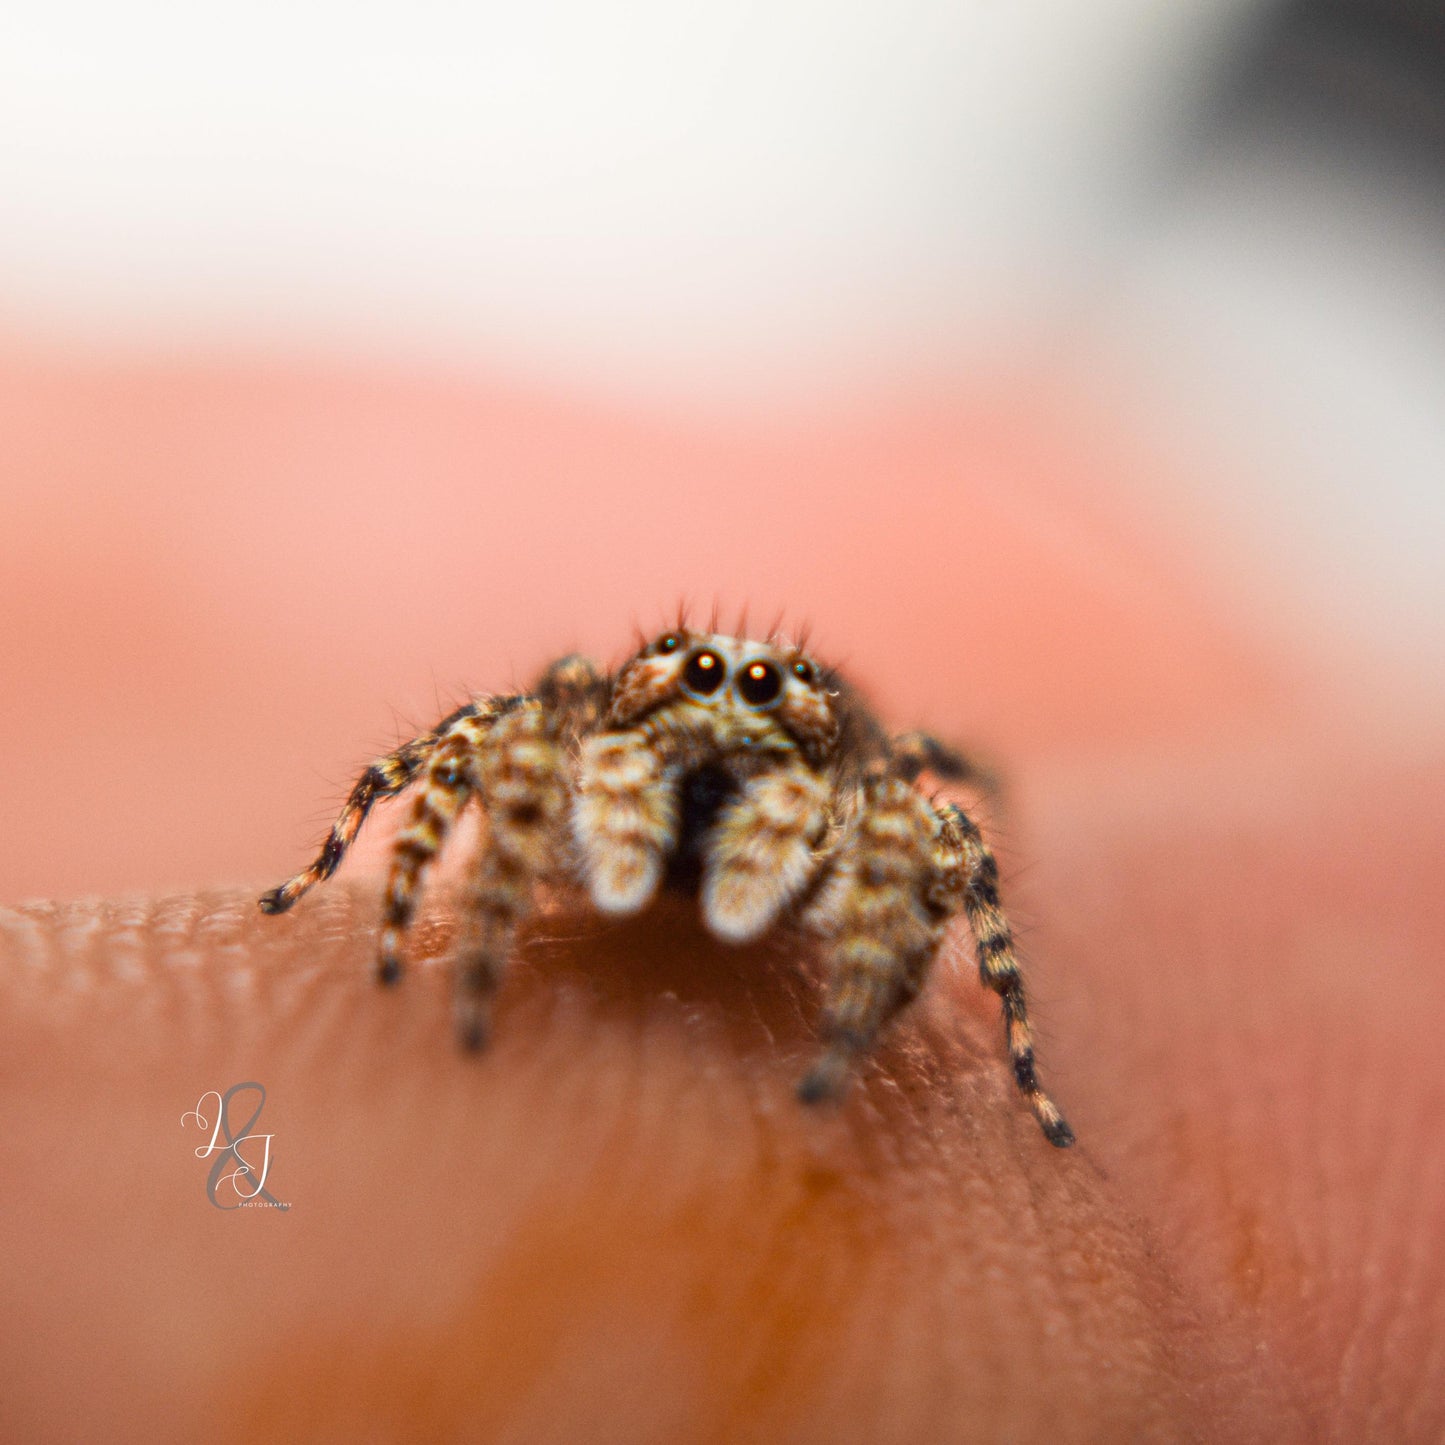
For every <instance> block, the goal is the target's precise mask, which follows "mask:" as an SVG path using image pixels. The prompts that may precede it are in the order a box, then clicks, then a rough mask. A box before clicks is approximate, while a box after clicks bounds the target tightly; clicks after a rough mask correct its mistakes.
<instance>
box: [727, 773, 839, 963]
mask: <svg viewBox="0 0 1445 1445" xmlns="http://www.w3.org/2000/svg"><path fill="white" fill-rule="evenodd" d="M831 791H832V790H831V788H830V786H829V783H828V780H827V779H826V778H823V777H821V776H820V775H819V774H818V773H816V772H814V771H813V769H812V768H811V767H809V766H808V764H807V763H806V762H804V761H803V759H802V757H801V756H795V757H791V758H789V759H788V760H787V761H786V762H785V763H784V764H783V765H782V766H781V767H778V768H775V769H773V770H771V771H769V772H765V773H760V774H758V775H757V776H756V777H754V778H751V779H749V781H748V782H746V783H745V784H744V785H743V788H742V791H741V793H740V795H739V796H738V798H737V799H736V801H734V802H733V803H732V804H731V805H730V806H729V807H728V808H727V809H726V811H725V812H724V813H723V815H722V816H721V817H720V818H719V819H718V821H717V823H716V825H715V826H714V828H713V832H712V837H711V839H710V842H709V846H708V857H707V866H706V869H705V871H704V874H703V885H702V911H703V917H704V918H705V919H706V920H707V926H708V927H709V928H710V929H711V930H712V931H713V932H714V933H715V934H717V935H718V937H719V938H725V939H727V940H728V941H729V942H732V943H746V942H748V941H749V940H751V939H754V938H757V937H759V936H760V935H761V934H763V933H765V932H766V931H767V930H768V928H770V927H771V926H772V924H773V923H774V922H775V921H776V919H777V917H778V915H779V913H781V912H782V910H783V909H784V908H786V907H787V906H788V904H789V903H791V902H792V901H793V900H794V899H795V898H796V897H797V896H798V894H799V893H800V892H802V890H803V888H804V887H805V886H806V885H807V883H808V881H809V879H810V878H811V877H812V875H813V873H814V871H815V869H816V868H817V858H816V854H815V851H814V850H815V849H816V848H817V846H818V844H819V843H820V842H821V841H822V839H823V836H824V834H825V832H826V831H827V827H828V802H829V798H830V795H831Z"/></svg>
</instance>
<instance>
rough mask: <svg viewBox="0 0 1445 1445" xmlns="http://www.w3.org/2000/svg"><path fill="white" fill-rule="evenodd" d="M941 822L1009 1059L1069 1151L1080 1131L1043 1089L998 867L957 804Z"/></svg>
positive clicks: (1050, 1132)
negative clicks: (997, 1003)
mask: <svg viewBox="0 0 1445 1445" xmlns="http://www.w3.org/2000/svg"><path fill="white" fill-rule="evenodd" d="M938 816H939V820H940V823H941V825H942V826H941V829H940V833H939V845H940V848H941V849H942V850H944V851H945V852H946V853H951V854H952V855H953V857H955V858H956V859H958V861H959V863H960V864H961V865H962V867H963V869H964V875H963V880H962V881H963V899H962V902H963V911H964V913H965V914H967V916H968V924H969V928H970V929H971V930H972V931H973V937H974V944H975V946H976V948H977V950H978V972H979V977H980V978H981V979H982V981H983V984H984V987H985V988H991V989H992V990H993V991H994V992H995V993H996V994H998V996H999V999H1000V1000H1001V1001H1002V1003H1003V1017H1004V1028H1005V1032H1006V1036H1007V1040H1008V1051H1009V1058H1010V1059H1011V1060H1012V1062H1013V1071H1014V1079H1015V1080H1016V1081H1017V1083H1018V1086H1019V1092H1020V1093H1021V1094H1022V1095H1023V1096H1024V1098H1025V1099H1026V1100H1027V1102H1028V1106H1029V1108H1030V1109H1032V1110H1033V1112H1034V1117H1035V1118H1036V1119H1037V1120H1038V1121H1039V1127H1040V1128H1041V1129H1042V1130H1043V1131H1044V1136H1045V1138H1047V1139H1048V1141H1049V1143H1050V1144H1055V1145H1057V1146H1058V1147H1059V1148H1061V1149H1063V1148H1067V1147H1068V1146H1069V1145H1070V1144H1072V1143H1073V1142H1074V1131H1073V1130H1072V1129H1070V1128H1069V1126H1068V1124H1067V1123H1066V1122H1065V1121H1064V1116H1063V1115H1062V1114H1060V1113H1059V1110H1058V1107H1057V1105H1055V1103H1054V1102H1053V1100H1052V1099H1050V1098H1049V1096H1048V1095H1047V1094H1045V1093H1044V1091H1043V1089H1042V1088H1041V1087H1040V1086H1039V1080H1038V1074H1037V1072H1036V1070H1035V1067H1034V1044H1033V1031H1032V1030H1031V1029H1030V1027H1029V1015H1028V1008H1027V1006H1026V1005H1025V1003H1024V982H1023V976H1022V975H1021V974H1020V972H1019V964H1018V957H1017V956H1016V954H1015V953H1014V946H1013V933H1012V930H1011V929H1010V928H1009V925H1008V920H1007V919H1006V918H1005V917H1004V915H1003V911H1002V909H1001V908H1000V907H999V899H998V864H997V862H995V861H994V856H993V854H992V853H990V852H989V850H988V846H987V845H986V844H985V843H984V841H983V838H982V836H981V835H980V834H979V831H978V826H977V824H975V823H974V821H973V819H971V818H970V817H969V816H968V814H967V813H965V812H964V811H963V809H962V808H960V807H959V806H958V805H957V804H956V803H948V804H945V805H944V806H942V807H941V808H940V809H939V812H938Z"/></svg>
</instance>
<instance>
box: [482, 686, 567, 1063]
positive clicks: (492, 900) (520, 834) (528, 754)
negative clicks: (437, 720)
mask: <svg viewBox="0 0 1445 1445" xmlns="http://www.w3.org/2000/svg"><path fill="white" fill-rule="evenodd" d="M558 722H559V719H558V718H557V717H555V716H554V715H551V714H549V712H548V711H547V710H546V709H545V708H544V707H543V706H542V705H541V704H540V703H530V704H527V705H524V706H523V707H522V708H520V709H519V710H518V711H516V712H514V713H512V714H511V715H510V716H509V717H506V718H504V719H503V720H502V721H501V722H499V723H498V724H497V726H496V727H495V728H494V729H493V730H492V733H491V736H490V737H489V738H488V739H487V741H486V744H485V746H484V747H483V748H482V749H481V751H480V752H479V754H478V755H477V758H476V761H475V763H474V764H473V775H474V777H475V779H476V784H477V788H478V791H479V792H480V793H481V796H482V801H483V803H484V804H485V805H486V809H487V819H488V836H487V842H486V846H485V847H484V848H483V849H482V852H481V854H480V855H479V856H478V858H477V861H476V866H475V868H474V871H473V876H472V880H471V884H470V887H469V889H468V893H467V896H466V898H465V900H464V902H463V925H462V936H461V940H460V942H459V944H458V947H457V974H456V1028H457V1037H458V1039H459V1040H460V1042H461V1044H462V1045H463V1047H465V1048H469V1049H477V1048H480V1047H481V1046H482V1045H483V1044H484V1043H485V1042H486V1037H487V1027H488V1022H489V1019H488V1012H489V1009H490V1005H491V998H492V995H493V994H494V993H495V992H496V988H497V985H498V983H499V982H500V981H501V977H502V971H503V969H504V968H505V967H506V963H507V960H508V958H509V957H510V956H511V952H512V947H513V944H514V942H515V940H516V936H517V927H518V925H519V924H520V923H521V922H522V920H523V919H524V918H525V917H526V916H527V914H528V913H529V912H530V911H531V909H532V904H533V898H534V894H535V891H536V886H537V884H538V883H539V882H540V881H541V880H542V878H544V877H545V876H546V875H547V873H548V872H549V871H551V869H552V868H553V866H554V863H555V855H556V850H557V845H558V841H559V839H560V838H561V837H562V833H563V828H564V825H565V823H566V817H567V796H568V790H567V775H568V757H567V752H566V749H565V748H564V747H563V746H561V745H559V743H558V742H557V740H556V736H555V734H556V731H557V725H558Z"/></svg>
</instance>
